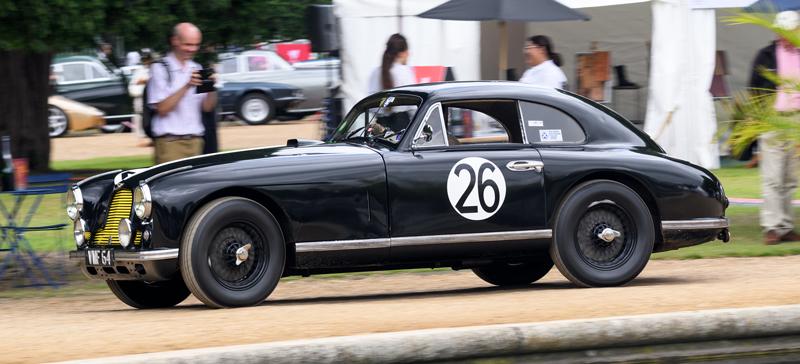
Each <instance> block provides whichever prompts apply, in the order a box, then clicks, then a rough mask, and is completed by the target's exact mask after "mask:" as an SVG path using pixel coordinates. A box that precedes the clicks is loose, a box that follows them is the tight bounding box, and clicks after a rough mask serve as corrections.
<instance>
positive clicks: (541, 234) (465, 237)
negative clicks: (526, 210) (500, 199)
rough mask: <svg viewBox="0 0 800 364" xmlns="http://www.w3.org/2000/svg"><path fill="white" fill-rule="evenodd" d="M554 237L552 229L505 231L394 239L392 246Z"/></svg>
mask: <svg viewBox="0 0 800 364" xmlns="http://www.w3.org/2000/svg"><path fill="white" fill-rule="evenodd" d="M552 237H553V230H550V229H544V230H525V231H503V232H498V233H476V234H449V235H428V236H409V237H402V238H392V246H393V247H394V246H413V245H432V244H451V243H476V242H483V241H503V240H523V239H548V238H552Z"/></svg>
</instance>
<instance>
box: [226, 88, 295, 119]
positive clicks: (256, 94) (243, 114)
mask: <svg viewBox="0 0 800 364" xmlns="http://www.w3.org/2000/svg"><path fill="white" fill-rule="evenodd" d="M218 91H219V108H220V110H221V111H220V114H221V115H231V114H235V115H236V116H237V117H238V118H239V119H242V120H244V121H245V122H247V123H248V124H251V125H260V124H265V123H267V122H269V121H270V120H272V119H275V117H276V116H277V115H281V116H282V115H287V114H290V113H291V111H290V110H291V109H292V108H293V107H295V106H297V105H298V104H299V103H301V102H303V100H305V98H304V97H303V90H301V89H299V88H297V87H293V86H289V85H284V84H279V83H268V82H225V83H224V84H223V85H222V88H220V89H219V90H218Z"/></svg>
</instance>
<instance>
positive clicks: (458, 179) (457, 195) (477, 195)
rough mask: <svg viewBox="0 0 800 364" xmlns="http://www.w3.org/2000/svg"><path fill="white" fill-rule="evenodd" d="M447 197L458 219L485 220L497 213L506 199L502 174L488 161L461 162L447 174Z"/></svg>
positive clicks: (504, 180) (481, 159) (470, 159)
mask: <svg viewBox="0 0 800 364" xmlns="http://www.w3.org/2000/svg"><path fill="white" fill-rule="evenodd" d="M447 197H448V198H450V204H451V205H453V208H454V209H455V210H456V212H458V213H459V214H460V215H461V216H463V217H465V218H467V219H470V220H486V219H488V218H490V217H491V216H492V215H494V213H495V212H497V211H498V210H500V207H502V206H503V201H504V200H505V199H506V179H505V177H503V171H501V170H500V168H498V167H497V166H496V165H495V164H494V163H492V162H490V161H489V160H486V159H483V158H477V157H470V158H464V159H462V160H460V161H458V162H457V163H456V165H454V166H453V169H451V170H450V174H449V175H448V177H447Z"/></svg>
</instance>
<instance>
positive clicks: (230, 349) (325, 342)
mask: <svg viewBox="0 0 800 364" xmlns="http://www.w3.org/2000/svg"><path fill="white" fill-rule="evenodd" d="M798 334H800V305H789V306H769V307H754V308H740V309H723V310H708V311H693V312H674V313H666V314H653V315H641V316H621V317H608V318H600V319H586V320H565V321H552V322H541V323H525V324H507V325H491V326H472V327H462V328H450V329H429V330H418V331H405V332H396V333H383V334H370V335H357V336H346V337H334V338H324V339H309V340H297V341H284V342H273V343H266V344H251V345H237V346H227V347H217V348H206V349H191V350H178V351H168V352H161V353H152V354H139V355H129V356H120V357H114V358H102V359H91V360H79V361H71V362H65V363H137V364H138V363H141V364H145V363H147V364H152V363H195V362H202V363H230V362H237V363H271V364H278V363H320V364H323V363H414V362H427V361H445V360H460V359H470V358H481V357H500V356H512V355H524V354H536V353H548V352H559V351H568V350H569V351H571V350H588V349H602V348H612V347H631V346H642V345H660V344H675V343H695V342H702V341H712V340H734V339H748V338H759V337H769V336H785V335H798Z"/></svg>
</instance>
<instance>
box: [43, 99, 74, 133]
mask: <svg viewBox="0 0 800 364" xmlns="http://www.w3.org/2000/svg"><path fill="white" fill-rule="evenodd" d="M47 109H48V111H50V116H48V118H47V126H48V127H49V133H50V137H51V138H57V137H60V136H62V135H64V134H65V133H66V132H67V130H68V129H69V117H67V113H65V112H64V110H61V108H59V107H58V106H54V105H47Z"/></svg>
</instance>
